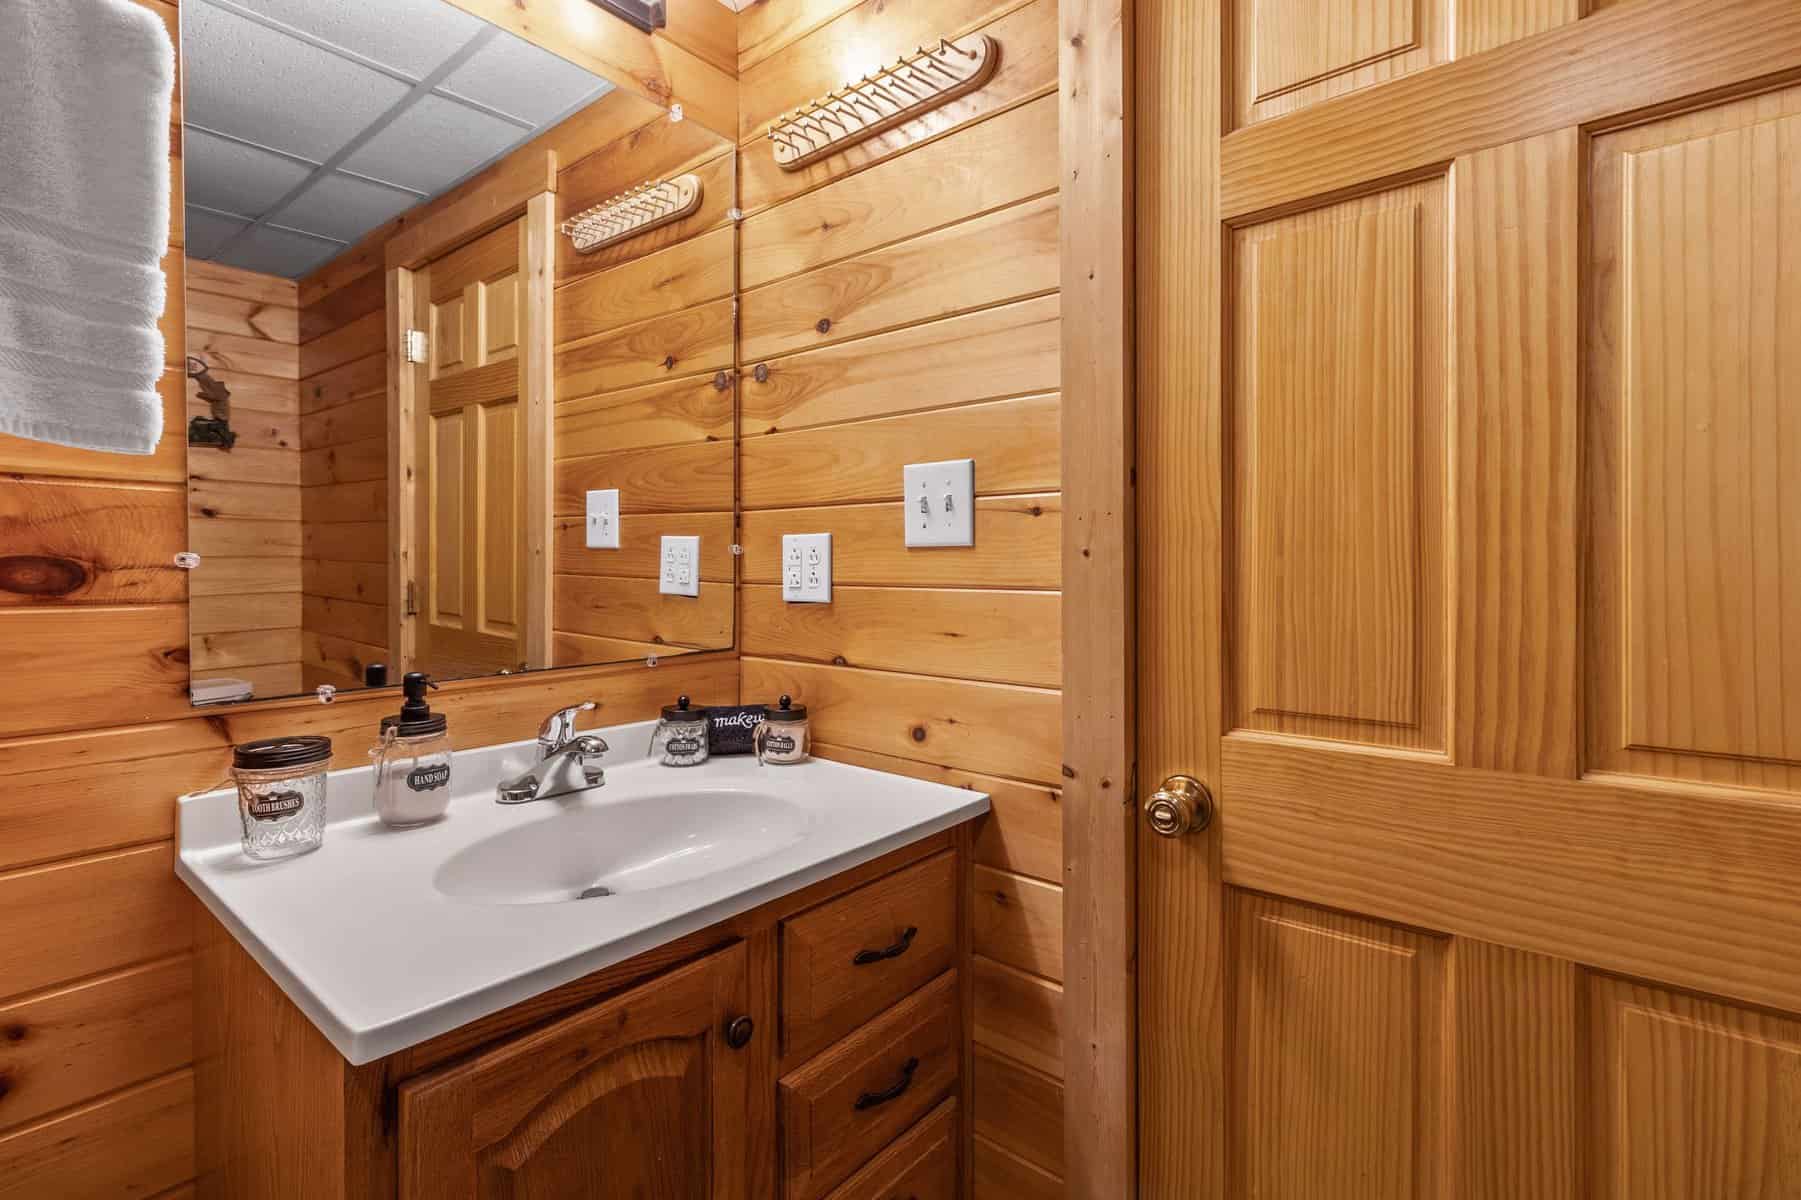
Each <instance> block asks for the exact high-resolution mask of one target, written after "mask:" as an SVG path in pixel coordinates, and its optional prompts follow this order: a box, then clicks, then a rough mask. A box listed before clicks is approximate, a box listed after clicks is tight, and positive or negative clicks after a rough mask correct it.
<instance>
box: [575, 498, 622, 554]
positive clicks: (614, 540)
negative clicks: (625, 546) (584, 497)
mask: <svg viewBox="0 0 1801 1200" xmlns="http://www.w3.org/2000/svg"><path fill="white" fill-rule="evenodd" d="M583 544H584V545H586V546H587V548H588V549H590V550H617V549H619V489H618V488H604V489H601V490H599V491H592V492H589V493H588V521H587V536H586V538H585V540H584V543H583Z"/></svg>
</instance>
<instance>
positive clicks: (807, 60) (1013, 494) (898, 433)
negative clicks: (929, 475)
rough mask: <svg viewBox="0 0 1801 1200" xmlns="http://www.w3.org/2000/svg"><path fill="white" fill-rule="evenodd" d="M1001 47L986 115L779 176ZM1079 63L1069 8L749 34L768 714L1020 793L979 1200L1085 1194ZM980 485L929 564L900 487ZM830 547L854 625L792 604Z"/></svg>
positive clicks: (750, 637) (823, 738) (756, 570)
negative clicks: (1077, 747) (1072, 143)
mask: <svg viewBox="0 0 1801 1200" xmlns="http://www.w3.org/2000/svg"><path fill="white" fill-rule="evenodd" d="M977 29H979V30H982V31H983V32H986V33H988V34H989V35H991V36H992V37H994V38H995V40H996V41H997V42H999V44H1000V47H1001V63H1000V68H999V71H998V73H997V74H996V76H995V78H994V80H993V81H992V82H990V83H989V84H988V85H987V86H986V87H985V88H983V89H982V90H981V91H979V92H976V93H975V94H973V95H971V96H969V97H967V98H964V99H962V100H959V101H957V102H955V103H953V104H951V105H949V106H947V107H946V108H943V109H941V110H939V111H938V112H936V113H933V114H930V115H928V116H927V117H925V118H922V119H921V120H920V121H918V122H915V123H914V124H912V125H909V126H906V127H903V128H901V129H899V130H896V131H894V132H892V133H890V134H888V135H885V136H884V137H882V138H879V139H877V140H875V141H873V142H870V143H865V144H864V145H863V146H861V147H858V148H855V149H853V150H851V151H850V152H848V153H846V154H843V155H840V156H837V157H833V158H829V159H827V160H825V161H824V162H823V163H820V164H818V165H815V166H813V167H811V168H809V169H807V170H805V171H802V172H799V173H794V174H789V173H787V172H783V171H781V170H780V169H778V168H777V167H776V166H775V164H774V161H773V159H772V157H771V155H770V152H769V147H768V143H767V141H766V140H765V139H764V137H763V132H764V130H765V129H766V128H767V124H768V122H769V120H770V118H771V117H772V116H774V115H775V114H777V113H779V112H780V111H782V110H785V109H789V108H792V107H794V106H795V105H797V104H800V103H804V102H805V101H807V100H810V99H811V98H813V97H814V96H816V95H819V94H822V93H824V92H826V91H827V90H828V89H832V88H835V87H837V86H839V85H840V84H841V83H842V82H844V80H843V78H842V77H841V76H842V73H843V72H844V71H845V70H846V69H847V67H851V64H856V63H867V64H870V65H874V64H876V63H878V62H892V61H893V60H894V58H895V57H896V56H897V55H899V54H901V53H903V52H907V51H911V50H913V49H914V48H915V47H916V46H918V45H920V44H922V43H930V42H932V41H935V40H936V39H937V38H938V37H939V36H940V35H950V36H958V35H961V34H964V33H967V32H970V31H972V30H977ZM1056 35H1057V5H1056V0H1029V2H1025V3H1021V2H1020V0H998V2H987V3H984V2H980V0H914V2H913V3H909V4H904V5H898V4H888V3H883V2H882V0H862V2H861V3H854V2H853V3H846V2H844V0H766V2H764V3H758V4H753V5H751V6H750V7H749V8H747V9H745V10H744V12H743V13H741V14H740V18H739V71H740V81H741V84H742V91H741V98H740V118H741V119H740V126H739V133H740V137H741V138H742V144H741V150H740V181H741V182H740V194H741V201H742V205H743V208H744V211H745V218H744V222H743V226H742V229H741V242H742V245H741V253H740V263H739V269H740V275H741V287H742V289H743V290H742V292H741V304H742V334H741V337H742V348H741V364H742V369H743V375H742V386H743V389H744V394H743V402H742V410H741V420H740V433H741V435H742V438H743V442H742V447H741V451H740V459H741V462H740V474H741V485H740V494H741V498H742V505H743V517H742V521H743V530H742V534H741V540H742V542H743V543H744V547H745V550H744V559H743V585H742V589H741V631H740V647H741V649H742V651H743V654H744V658H743V660H742V664H743V679H742V690H743V693H744V695H745V697H746V698H747V700H749V701H753V702H754V701H757V700H771V699H774V698H775V697H776V696H777V695H778V694H780V693H782V692H789V693H792V694H793V695H794V696H796V697H797V698H798V699H800V700H802V701H804V702H805V703H806V704H807V705H808V706H809V707H810V709H811V712H812V716H813V729H814V735H815V737H816V738H817V739H818V741H819V743H820V745H819V746H818V749H819V751H820V753H821V754H823V755H826V756H829V757H833V758H839V759H844V760H847V761H851V762H856V763H860V764H863V765H867V766H872V767H877V768H880V769H884V770H892V771H900V772H904V773H907V774H912V775H918V776H922V777H924V778H928V779H936V780H941V781H944V782H948V783H952V784H958V785H964V786H970V787H978V788H981V789H983V790H985V791H988V792H990V793H992V794H993V797H994V813H993V815H992V816H991V817H989V818H988V820H987V823H986V825H985V827H984V828H983V829H982V830H981V832H980V835H979V838H978V840H977V847H976V865H975V866H974V868H973V877H972V878H971V880H970V883H969V886H970V888H971V889H972V899H973V902H974V903H973V911H974V921H975V930H974V933H975V948H976V953H977V958H976V960H975V986H976V1001H975V1030H974V1034H975V1041H976V1052H975V1078H974V1090H973V1108H974V1122H975V1131H976V1161H975V1164H974V1167H975V1170H974V1174H975V1181H976V1194H977V1195H978V1196H992V1197H1009V1198H1011V1197H1019V1196H1031V1197H1038V1196H1056V1195H1061V1194H1062V1190H1063V1189H1062V1183H1061V1175H1062V1173H1063V1119H1062V1086H1061V1082H1060V1080H1061V1077H1062V1051H1061V1033H1060V1025H1059V1018H1060V1015H1061V1009H1062V988H1061V986H1060V982H1059V981H1060V979H1061V976H1062V962H1061V959H1062V889H1061V887H1060V886H1059V883H1058V881H1059V879H1060V878H1061V867H1062V840H1061V817H1060V813H1059V810H1058V790H1057V786H1056V785H1057V782H1058V780H1059V778H1060V775H1059V770H1060V761H1061V760H1060V752H1061V747H1060V739H1061V732H1060V726H1061V694H1060V690H1059V688H1060V684H1061V679H1062V663H1061V660H1060V636H1061V633H1060V630H1061V605H1060V599H1061V598H1060V595H1059V588H1060V584H1061V578H1062V562H1061V550H1060V539H1061V504H1060V493H1059V487H1060V479H1061V464H1060V449H1059V411H1060V402H1059V401H1060V397H1059V392H1058V387H1059V370H1060V368H1059V360H1058V359H1059V303H1058V299H1059V298H1058V283H1059V266H1058V236H1057V235H1058V226H1057V218H1058V179H1057V162H1058V138H1057V98H1056V94H1055V93H1056V89H1057V44H1056ZM851 69H855V68H854V67H852V68H851ZM759 364H762V365H766V366H767V368H768V378H767V381H766V382H764V383H759V382H757V380H756V378H755V373H756V372H755V369H756V367H757V366H758V365H759ZM963 457H973V458H974V459H975V461H976V468H975V476H976V492H977V497H978V499H977V516H976V545H975V547H974V548H972V549H955V550H945V549H936V550H908V549H906V548H905V546H904V544H903V534H902V516H901V505H900V498H901V469H902V466H903V465H904V464H905V463H908V462H926V461H933V460H938V459H947V458H963ZM820 531H830V532H831V533H832V535H833V539H832V556H833V573H834V577H835V578H834V587H833V602H832V603H831V604H830V605H785V604H783V602H782V599H781V589H780V583H779V555H780V545H781V535H782V534H783V533H808V532H820Z"/></svg>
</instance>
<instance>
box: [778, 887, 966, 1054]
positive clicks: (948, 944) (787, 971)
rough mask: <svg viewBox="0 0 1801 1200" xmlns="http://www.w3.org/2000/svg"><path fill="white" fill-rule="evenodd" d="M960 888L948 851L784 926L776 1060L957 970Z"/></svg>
mask: <svg viewBox="0 0 1801 1200" xmlns="http://www.w3.org/2000/svg"><path fill="white" fill-rule="evenodd" d="M958 890H959V889H958V887H957V856H956V853H955V852H954V851H946V852H944V853H943V854H939V855H935V856H934V857H932V858H928V859H926V860H925V861H924V862H920V863H915V864H914V865H913V866H910V867H907V868H906V869H905V870H901V871H896V872H895V873H894V874H892V875H888V876H885V877H883V878H881V879H878V880H876V881H875V882H874V883H869V884H865V885H864V886H862V887H860V888H858V889H857V890H856V891H854V892H849V893H847V894H845V895H843V896H840V897H838V898H837V899H836V900H828V901H826V902H825V903H824V904H821V905H819V906H818V907H817V908H812V909H808V910H807V911H806V912H804V913H801V914H800V915H799V916H796V917H790V918H789V919H788V920H786V921H783V922H782V935H781V937H782V1053H783V1056H784V1057H783V1061H784V1062H787V1063H798V1062H801V1061H804V1060H805V1059H806V1058H808V1057H809V1056H811V1055H812V1054H814V1053H816V1052H817V1051H819V1050H822V1049H824V1048H825V1047H827V1046H829V1045H831V1044H832V1043H833V1042H835V1041H837V1040H838V1039H839V1038H841V1037H843V1036H844V1035H845V1034H847V1033H849V1032H850V1031H851V1030H853V1029H855V1028H856V1027H857V1026H859V1025H861V1024H863V1022H865V1021H867V1020H869V1018H871V1017H873V1016H875V1015H876V1014H877V1013H879V1012H881V1011H882V1010H883V1009H885V1008H887V1007H889V1006H890V1005H892V1004H894V1003H895V1002H896V1001H897V1000H899V999H900V998H901V997H902V996H905V995H906V994H907V993H909V992H911V991H913V990H914V989H915V988H918V987H919V986H920V985H921V984H923V983H925V982H926V981H927V980H928V979H932V978H935V977H936V976H937V975H939V974H940V973H942V972H943V971H945V970H948V969H949V968H950V967H952V966H953V965H955V962H956V957H957V893H958Z"/></svg>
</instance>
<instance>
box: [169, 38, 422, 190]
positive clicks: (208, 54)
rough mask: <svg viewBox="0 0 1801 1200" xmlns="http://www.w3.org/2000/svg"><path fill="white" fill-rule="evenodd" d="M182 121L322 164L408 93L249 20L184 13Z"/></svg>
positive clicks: (397, 84)
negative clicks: (184, 113) (184, 118)
mask: <svg viewBox="0 0 1801 1200" xmlns="http://www.w3.org/2000/svg"><path fill="white" fill-rule="evenodd" d="M182 46H183V49H184V53H183V55H182V73H183V76H184V87H185V94H184V104H185V112H186V119H187V120H189V121H192V122H193V123H194V124H196V125H199V126H201V127H202V128H206V129H216V130H218V131H219V132H220V133H227V134H230V135H232V136H233V137H238V138H242V139H244V140H245V141H249V142H256V143H257V144H259V145H263V146H269V147H272V148H274V149H277V150H285V151H287V152H288V153H290V154H296V155H299V156H300V157H301V158H310V159H312V160H313V161H314V162H323V161H324V160H325V159H326V158H327V157H328V156H329V155H330V154H331V153H332V152H333V151H335V150H337V149H338V148H339V147H341V146H342V145H343V144H344V143H345V142H347V141H349V140H350V139H351V138H352V137H355V136H356V135H357V134H358V133H359V132H361V131H362V130H363V129H365V128H367V127H368V126H369V125H370V123H372V122H373V121H375V120H376V118H378V117H380V116H381V115H382V114H383V113H384V112H386V111H387V110H388V109H389V108H391V107H393V106H394V104H395V103H396V102H397V101H399V100H400V98H401V97H403V96H405V95H406V94H407V85H406V84H404V83H402V82H400V81H399V80H397V79H391V78H389V77H388V76H386V75H383V74H382V73H381V72H379V71H374V70H371V69H370V68H368V67H365V66H360V65H358V64H356V63H353V62H351V61H350V60H349V59H346V58H343V57H341V56H339V55H336V54H333V53H331V52H330V51H329V50H321V49H319V48H318V47H316V46H311V45H308V44H307V43H305V42H302V41H297V40H295V39H294V38H291V37H287V36H286V35H284V34H281V33H277V32H276V31H275V30H273V29H269V28H267V27H266V26H263V25H259V24H257V23H256V22H255V21H252V20H249V19H248V18H245V17H240V16H238V15H237V14H235V13H229V12H226V11H224V10H223V9H219V8H215V7H213V6H212V5H211V4H206V3H200V4H191V5H183V6H182Z"/></svg>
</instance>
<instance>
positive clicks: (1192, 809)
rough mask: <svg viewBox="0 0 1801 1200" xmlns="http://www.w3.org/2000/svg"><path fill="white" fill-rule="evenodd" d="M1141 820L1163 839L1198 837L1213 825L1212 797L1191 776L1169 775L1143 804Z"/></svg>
mask: <svg viewBox="0 0 1801 1200" xmlns="http://www.w3.org/2000/svg"><path fill="white" fill-rule="evenodd" d="M1144 817H1145V820H1147V821H1149V822H1150V824H1151V829H1152V831H1153V832H1156V833H1160V834H1162V835H1163V836H1164V837H1181V836H1182V835H1183V834H1185V833H1199V832H1200V831H1201V830H1203V829H1205V828H1207V826H1209V825H1211V824H1212V823H1213V793H1212V792H1210V791H1208V790H1207V785H1206V784H1204V783H1202V782H1201V781H1200V780H1198V779H1196V778H1194V777H1193V776H1192V775H1171V776H1170V777H1169V778H1168V779H1165V780H1164V781H1163V786H1162V787H1160V788H1158V789H1157V790H1156V791H1154V792H1152V793H1151V795H1150V798H1149V799H1147V800H1146V801H1145V802H1144Z"/></svg>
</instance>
